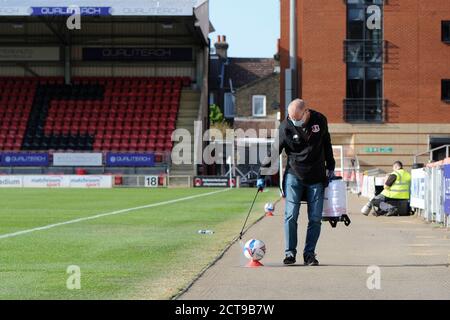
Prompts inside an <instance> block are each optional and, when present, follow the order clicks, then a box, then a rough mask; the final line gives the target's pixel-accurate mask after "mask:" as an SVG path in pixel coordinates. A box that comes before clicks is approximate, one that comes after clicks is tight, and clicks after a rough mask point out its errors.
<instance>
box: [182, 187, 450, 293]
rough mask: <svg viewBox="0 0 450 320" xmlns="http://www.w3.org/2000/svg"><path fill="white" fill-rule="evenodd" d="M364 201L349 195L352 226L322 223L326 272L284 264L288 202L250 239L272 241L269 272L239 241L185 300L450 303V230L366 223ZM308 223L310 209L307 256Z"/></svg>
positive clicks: (394, 220) (414, 222) (396, 220)
mask: <svg viewBox="0 0 450 320" xmlns="http://www.w3.org/2000/svg"><path fill="white" fill-rule="evenodd" d="M364 202H365V199H363V198H358V197H356V196H354V195H350V196H349V207H350V208H349V211H350V217H351V219H352V224H351V226H350V227H345V226H344V225H343V224H340V225H339V226H338V227H337V228H336V229H332V228H331V226H330V225H329V224H328V223H326V224H325V223H324V224H323V225H322V235H321V238H320V240H319V244H318V248H317V253H318V259H319V261H320V263H321V265H320V266H318V267H305V266H303V265H301V263H302V262H303V261H302V259H301V257H300V256H299V257H298V258H300V259H298V260H299V261H297V264H296V265H293V266H284V265H283V264H282V260H283V258H284V254H283V242H284V241H283V210H284V204H283V203H282V202H281V203H280V204H278V206H277V208H276V212H275V216H274V217H270V218H269V217H268V218H264V219H263V220H262V221H260V222H259V223H258V224H256V225H255V226H254V227H252V228H251V229H250V230H249V231H248V233H247V234H246V235H245V239H250V238H257V239H261V240H263V241H264V242H265V243H266V246H267V254H266V256H265V257H264V259H263V261H262V262H263V263H264V267H261V268H245V267H244V266H243V265H244V264H245V260H244V259H243V257H242V254H241V247H240V244H239V243H236V244H234V245H233V246H232V247H231V248H230V250H229V251H228V252H227V253H226V254H225V255H224V256H223V258H222V259H221V260H219V261H218V262H217V263H216V264H215V265H214V266H213V267H211V268H210V269H208V270H207V271H206V272H205V273H204V275H203V276H202V277H201V278H200V279H199V280H198V281H197V282H195V283H194V285H193V286H192V287H191V288H190V289H189V290H188V291H187V292H186V293H185V294H184V295H182V296H181V297H180V299H225V300H236V299H237V300H240V299H275V300H277V299H280V300H281V299H283V300H284V299H402V300H403V299H450V267H449V262H450V232H449V231H448V230H446V229H442V228H438V227H436V226H434V225H431V224H427V223H425V222H424V221H422V220H421V219H420V218H418V217H415V216H412V217H378V218H377V217H373V216H369V217H365V216H363V215H361V214H360V213H359V209H360V208H361V206H362V205H363V203H364ZM306 223H307V218H306V212H305V208H304V207H303V208H302V209H301V216H300V219H299V224H300V230H299V240H300V244H299V249H300V252H301V249H302V247H303V244H304V238H305V228H306ZM369 266H378V267H379V268H380V269H379V270H380V289H372V290H370V289H368V286H367V282H368V278H369V277H370V276H373V274H369V273H368V267H369ZM369 282H370V281H369ZM370 283H371V284H374V282H370Z"/></svg>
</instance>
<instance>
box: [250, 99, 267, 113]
mask: <svg viewBox="0 0 450 320" xmlns="http://www.w3.org/2000/svg"><path fill="white" fill-rule="evenodd" d="M252 110H253V116H254V117H265V116H266V96H253V99H252Z"/></svg>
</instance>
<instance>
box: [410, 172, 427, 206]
mask: <svg viewBox="0 0 450 320" xmlns="http://www.w3.org/2000/svg"><path fill="white" fill-rule="evenodd" d="M425 178H426V173H425V170H424V169H413V170H411V196H410V205H411V207H413V208H418V209H425Z"/></svg>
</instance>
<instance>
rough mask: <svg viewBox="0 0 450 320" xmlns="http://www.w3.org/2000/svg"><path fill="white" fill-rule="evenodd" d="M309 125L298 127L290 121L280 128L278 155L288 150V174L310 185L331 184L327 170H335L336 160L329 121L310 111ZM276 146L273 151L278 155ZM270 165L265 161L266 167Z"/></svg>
mask: <svg viewBox="0 0 450 320" xmlns="http://www.w3.org/2000/svg"><path fill="white" fill-rule="evenodd" d="M310 112H311V116H310V119H309V121H308V123H307V124H306V125H305V126H304V127H302V128H298V127H295V126H294V125H293V124H292V122H291V121H290V120H289V119H286V120H284V121H283V122H282V123H281V125H280V127H279V141H278V142H279V146H278V150H277V151H278V154H281V152H282V151H283V150H284V151H285V152H286V154H287V156H288V163H287V166H286V172H289V173H292V174H294V175H295V176H297V177H298V178H299V179H301V180H303V181H304V182H305V183H307V184H315V183H319V182H323V183H325V184H327V182H328V181H327V176H326V169H328V170H334V168H335V165H336V163H335V160H334V157H333V148H332V145H331V137H330V133H329V132H328V122H327V118H326V117H325V116H324V115H323V114H321V113H320V112H317V111H314V110H310ZM276 149H277V148H276V146H273V148H272V150H273V151H272V152H276V151H275V150H276ZM269 165H270V162H266V161H263V163H262V164H261V166H262V167H268V166H269Z"/></svg>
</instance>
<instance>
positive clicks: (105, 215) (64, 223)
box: [0, 189, 230, 240]
mask: <svg viewBox="0 0 450 320" xmlns="http://www.w3.org/2000/svg"><path fill="white" fill-rule="evenodd" d="M229 190H230V189H224V190H218V191H213V192H208V193H201V194H197V195H195V196H189V197H184V198H179V199H174V200H168V201H163V202H157V203H152V204H147V205H145V206H139V207H134V208H128V209H122V210H117V211H112V212H106V213H100V214H96V215H94V216H90V217H83V218H78V219H73V220H68V221H64V222H58V223H54V224H49V225H46V226H42V227H37V228H33V229H28V230H22V231H17V232H13V233H6V234H3V235H0V240H1V239H6V238H12V237H17V236H21V235H23V234H27V233H32V232H35V231H42V230H48V229H52V228H55V227H59V226H64V225H67V224H73V223H78V222H83V221H88V220H94V219H98V218H103V217H107V216H114V215H118V214H121V213H127V212H130V211H136V210H141V209H147V208H153V207H159V206H164V205H167V204H172V203H176V202H181V201H185V200H191V199H195V198H200V197H206V196H210V195H213V194H216V193H220V192H225V191H229Z"/></svg>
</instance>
